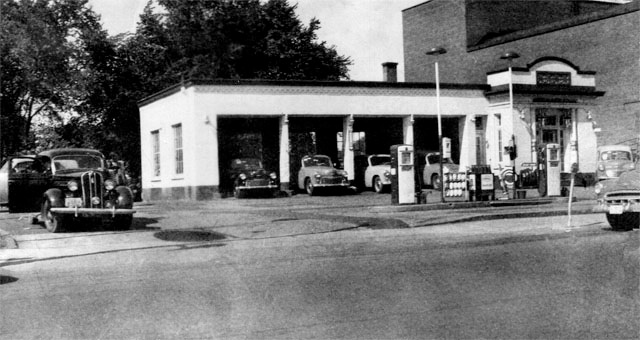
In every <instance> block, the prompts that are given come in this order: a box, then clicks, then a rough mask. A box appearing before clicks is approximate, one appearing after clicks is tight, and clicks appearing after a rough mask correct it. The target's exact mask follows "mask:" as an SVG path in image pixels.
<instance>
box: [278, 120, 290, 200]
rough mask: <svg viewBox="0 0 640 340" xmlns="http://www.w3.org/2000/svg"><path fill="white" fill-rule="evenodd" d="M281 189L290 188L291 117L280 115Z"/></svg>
mask: <svg viewBox="0 0 640 340" xmlns="http://www.w3.org/2000/svg"><path fill="white" fill-rule="evenodd" d="M279 176H280V189H281V190H289V177H290V170H289V117H288V116H287V115H282V117H280V170H279Z"/></svg>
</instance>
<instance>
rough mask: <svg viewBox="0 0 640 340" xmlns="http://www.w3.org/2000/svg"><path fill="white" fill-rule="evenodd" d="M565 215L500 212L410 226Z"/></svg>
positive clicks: (584, 212)
mask: <svg viewBox="0 0 640 340" xmlns="http://www.w3.org/2000/svg"><path fill="white" fill-rule="evenodd" d="M593 213H594V212H593V210H592V209H591V208H587V209H576V210H571V214H572V215H587V214H593ZM564 215H567V210H560V209H558V210H548V211H535V212H531V211H530V212H513V213H500V214H478V215H473V216H465V217H460V218H444V219H441V220H438V219H434V220H433V221H430V222H426V223H420V224H415V225H411V228H420V227H430V226H436V225H442V224H453V223H463V222H474V221H490V220H501V219H513V218H527V217H550V216H564Z"/></svg>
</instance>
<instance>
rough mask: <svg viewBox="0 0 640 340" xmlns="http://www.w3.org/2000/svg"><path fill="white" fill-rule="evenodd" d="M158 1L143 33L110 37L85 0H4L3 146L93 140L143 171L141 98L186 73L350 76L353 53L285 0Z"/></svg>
mask: <svg viewBox="0 0 640 340" xmlns="http://www.w3.org/2000/svg"><path fill="white" fill-rule="evenodd" d="M157 2H158V3H159V5H160V7H161V9H162V10H161V11H154V8H153V6H152V2H151V1H149V3H148V4H147V6H146V8H145V10H144V12H143V13H142V15H141V16H140V21H139V24H138V26H137V30H136V32H135V33H134V34H122V35H118V36H114V37H110V36H109V35H108V34H107V33H106V31H105V30H104V29H102V27H101V25H100V22H99V16H98V15H96V14H95V13H94V12H93V11H92V10H91V9H89V8H88V7H87V0H1V1H0V6H2V7H1V15H2V17H1V18H0V19H1V20H0V53H1V55H0V58H1V64H0V66H1V71H2V79H1V84H2V94H3V96H2V104H1V110H2V111H1V112H0V113H1V117H2V121H1V123H2V133H1V138H2V142H3V143H2V144H3V148H2V149H0V156H2V155H7V154H10V153H14V152H18V151H21V150H24V149H30V150H34V151H39V149H46V148H51V147H69V146H76V147H92V148H96V149H99V150H101V151H103V152H104V153H105V154H109V153H111V152H115V153H117V154H119V155H120V156H121V157H122V158H123V159H124V160H126V161H127V162H128V163H129V164H130V169H131V171H132V173H133V174H134V175H136V174H139V168H140V164H139V162H140V145H139V143H140V136H139V131H140V127H139V111H138V106H137V102H138V101H139V100H140V99H143V98H145V97H147V96H149V95H151V94H153V93H156V92H158V91H160V90H162V89H165V88H167V87H169V86H172V85H175V84H177V83H179V82H180V81H181V80H183V79H185V78H190V77H192V78H227V79H300V80H339V79H348V68H347V67H348V66H349V65H350V64H351V61H350V59H349V58H348V57H344V56H341V55H339V54H338V53H337V51H336V50H335V48H334V47H333V46H331V47H330V46H326V43H325V42H318V41H317V40H318V39H317V35H316V32H317V31H318V29H320V22H319V21H318V20H316V19H313V20H311V21H310V23H309V25H308V26H305V25H303V24H302V23H301V22H300V20H299V19H298V18H297V16H296V14H295V9H296V7H295V6H291V5H289V3H288V2H287V1H286V0H268V1H266V2H265V1H259V0H189V1H182V0H157ZM32 127H35V128H34V129H35V131H34V129H32Z"/></svg>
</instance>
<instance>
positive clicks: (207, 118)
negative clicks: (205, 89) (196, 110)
mask: <svg viewBox="0 0 640 340" xmlns="http://www.w3.org/2000/svg"><path fill="white" fill-rule="evenodd" d="M204 124H205V125H210V124H211V121H210V120H209V116H208V115H205V116H204Z"/></svg>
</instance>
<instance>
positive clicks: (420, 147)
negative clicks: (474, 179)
mask: <svg viewBox="0 0 640 340" xmlns="http://www.w3.org/2000/svg"><path fill="white" fill-rule="evenodd" d="M460 119H461V118H459V117H455V118H450V117H447V118H442V120H441V122H442V136H443V137H448V138H451V158H452V160H453V162H454V163H456V164H460V127H459V124H460ZM413 134H414V145H415V150H416V153H415V154H416V157H417V164H418V168H417V171H418V173H419V174H422V172H423V170H424V166H425V156H426V154H427V153H429V152H438V146H439V144H438V118H436V117H433V118H432V117H429V118H416V119H415V121H414V124H413ZM419 180H422V178H419ZM421 184H422V185H424V183H421Z"/></svg>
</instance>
